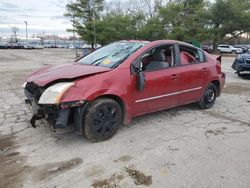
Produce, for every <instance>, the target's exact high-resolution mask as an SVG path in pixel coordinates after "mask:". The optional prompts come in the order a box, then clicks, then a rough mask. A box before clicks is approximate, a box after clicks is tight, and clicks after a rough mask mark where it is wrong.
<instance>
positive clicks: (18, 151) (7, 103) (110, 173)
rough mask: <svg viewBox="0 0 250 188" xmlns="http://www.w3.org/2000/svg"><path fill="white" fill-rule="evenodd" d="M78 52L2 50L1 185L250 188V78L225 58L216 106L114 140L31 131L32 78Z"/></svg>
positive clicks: (173, 115) (177, 114)
mask: <svg viewBox="0 0 250 188" xmlns="http://www.w3.org/2000/svg"><path fill="white" fill-rule="evenodd" d="M74 57H75V54H74V51H72V50H65V49H44V50H0V67H1V68H0V79H1V82H0V106H1V108H0V149H1V150H0V187H1V188H2V187H3V188H8V187H10V188H17V187H25V188H26V187H28V188H29V187H30V188H34V187H36V188H39V187H41V188H44V187H48V188H68V187H72V188H85V187H87V188H88V187H94V188H98V187H103V188H104V187H106V188H113V187H122V188H123V187H127V188H131V187H138V188H139V187H156V188H159V187H171V188H173V187H177V188H179V187H190V188H195V187H197V188H203V187H213V188H214V187H216V188H217V187H218V188H224V187H225V188H230V187H237V188H238V187H240V188H241V187H242V188H247V187H250V80H249V79H246V78H245V79H242V78H239V77H237V75H235V74H234V71H233V70H232V69H231V68H230V66H231V64H232V61H233V58H231V57H226V58H223V64H222V66H223V71H224V72H226V74H227V83H226V86H225V89H224V90H223V93H222V95H221V97H219V98H218V99H217V102H216V104H215V106H214V107H213V108H212V109H209V110H200V109H199V108H197V107H196V106H195V105H188V106H183V107H178V108H174V109H170V110H165V111H161V112H157V113H153V114H150V115H145V116H142V117H139V118H136V119H134V120H133V121H132V124H131V125H130V126H129V127H123V128H121V129H120V130H119V131H118V133H117V134H116V135H115V136H114V137H113V138H112V139H110V140H107V141H105V142H101V143H91V142H89V141H88V140H86V139H85V138H83V137H82V136H81V135H80V134H79V133H77V132H74V130H73V129H71V128H68V129H66V130H58V131H56V132H52V131H51V130H50V128H49V126H48V125H46V123H45V122H43V121H41V122H39V127H38V128H37V129H34V128H31V127H30V125H29V122H28V121H29V119H30V117H31V112H30V109H29V107H28V106H27V105H26V104H24V101H23V99H24V95H23V89H22V84H23V80H24V77H25V75H26V74H27V73H29V72H31V71H33V70H35V69H38V68H39V67H42V66H44V65H47V64H60V63H64V62H69V61H71V60H72V59H74Z"/></svg>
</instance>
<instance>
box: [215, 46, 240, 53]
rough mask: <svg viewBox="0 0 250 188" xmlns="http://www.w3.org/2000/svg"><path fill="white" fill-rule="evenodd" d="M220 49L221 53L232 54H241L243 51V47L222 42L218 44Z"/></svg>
mask: <svg viewBox="0 0 250 188" xmlns="http://www.w3.org/2000/svg"><path fill="white" fill-rule="evenodd" d="M218 51H219V52H220V53H231V54H240V53H242V52H243V50H242V48H236V47H234V46H232V45H227V44H220V45H219V46H218Z"/></svg>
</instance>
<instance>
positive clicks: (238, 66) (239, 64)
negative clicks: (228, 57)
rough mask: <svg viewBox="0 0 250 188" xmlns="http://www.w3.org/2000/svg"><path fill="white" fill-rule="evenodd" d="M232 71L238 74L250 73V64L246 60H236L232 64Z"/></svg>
mask: <svg viewBox="0 0 250 188" xmlns="http://www.w3.org/2000/svg"><path fill="white" fill-rule="evenodd" d="M232 69H234V70H236V71H237V72H243V71H250V62H249V63H248V62H246V60H244V59H242V60H239V59H235V61H234V63H233V64H232Z"/></svg>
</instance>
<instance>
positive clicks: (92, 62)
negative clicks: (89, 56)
mask: <svg viewBox="0 0 250 188" xmlns="http://www.w3.org/2000/svg"><path fill="white" fill-rule="evenodd" d="M106 57H108V55H106V56H103V57H101V58H99V59H96V60H95V61H93V62H92V63H90V65H94V64H95V63H96V62H98V61H100V60H102V59H104V58H106ZM97 65H98V64H97Z"/></svg>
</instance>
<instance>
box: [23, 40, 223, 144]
mask: <svg viewBox="0 0 250 188" xmlns="http://www.w3.org/2000/svg"><path fill="white" fill-rule="evenodd" d="M220 60H221V56H217V57H215V56H212V55H210V54H208V53H207V52H204V51H203V50H201V49H199V48H196V47H194V46H192V45H190V44H187V43H183V42H179V41H173V40H160V41H154V42H147V41H135V40H131V41H120V42H115V43H112V44H109V45H107V46H105V47H102V48H99V49H97V50H95V51H93V52H92V53H90V54H88V55H86V56H85V57H82V58H80V59H78V60H77V62H74V63H70V64H61V65H54V66H53V65H51V66H47V67H44V68H42V69H40V70H37V71H35V72H33V73H31V74H30V75H28V76H27V78H26V82H25V84H24V93H25V96H26V97H27V99H26V102H27V103H29V104H30V105H31V106H32V109H33V114H34V115H33V117H32V119H31V124H32V126H33V127H35V121H36V120H37V119H41V118H46V119H47V120H48V121H50V122H53V123H54V127H55V128H57V127H58V128H60V127H61V128H63V127H66V126H67V124H68V121H69V120H73V122H74V124H75V126H76V127H77V128H78V129H79V130H80V131H81V132H82V133H84V134H85V135H86V137H87V138H88V139H89V140H91V141H102V140H105V139H108V138H110V137H112V136H113V135H114V134H115V132H116V131H117V130H118V128H119V127H120V126H121V124H123V123H124V124H129V123H130V122H131V119H132V118H133V117H136V116H140V115H143V114H147V113H151V112H156V111H159V110H163V109H167V108H172V107H176V106H180V105H185V104H188V103H197V104H198V105H199V106H200V107H201V108H203V109H208V108H211V107H212V106H213V105H214V103H215V100H216V98H217V97H219V96H220V94H221V90H222V88H223V86H224V83H225V74H224V73H223V72H222V71H221V64H220V63H221V62H220Z"/></svg>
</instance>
